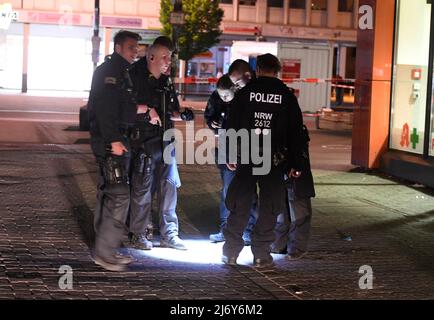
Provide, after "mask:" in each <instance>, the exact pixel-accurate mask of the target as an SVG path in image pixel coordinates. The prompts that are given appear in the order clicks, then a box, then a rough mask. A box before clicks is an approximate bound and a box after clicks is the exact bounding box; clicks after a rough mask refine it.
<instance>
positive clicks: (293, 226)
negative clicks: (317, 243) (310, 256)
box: [271, 125, 315, 260]
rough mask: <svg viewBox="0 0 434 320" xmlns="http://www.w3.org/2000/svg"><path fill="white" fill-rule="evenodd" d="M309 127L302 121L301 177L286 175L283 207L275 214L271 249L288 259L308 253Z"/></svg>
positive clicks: (311, 188)
mask: <svg viewBox="0 0 434 320" xmlns="http://www.w3.org/2000/svg"><path fill="white" fill-rule="evenodd" d="M309 141H310V138H309V131H308V129H307V127H306V126H305V125H303V150H302V152H303V153H302V168H301V170H302V172H303V174H302V175H301V177H300V178H297V179H295V178H290V177H286V179H287V180H286V185H287V189H288V190H287V197H288V199H287V200H288V201H287V203H286V205H287V208H286V210H285V211H284V212H283V213H281V214H279V215H278V216H277V222H276V227H275V229H274V233H275V235H276V239H275V240H274V242H273V244H272V245H271V252H272V253H278V254H287V256H286V258H287V259H288V260H298V259H300V258H302V257H303V256H304V255H305V254H306V253H307V246H308V241H309V236H310V229H311V220H312V203H311V198H313V197H315V186H314V181H313V176H312V171H311V168H310V158H309Z"/></svg>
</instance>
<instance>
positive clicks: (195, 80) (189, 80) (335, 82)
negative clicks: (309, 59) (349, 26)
mask: <svg viewBox="0 0 434 320" xmlns="http://www.w3.org/2000/svg"><path fill="white" fill-rule="evenodd" d="M281 80H282V81H283V82H284V83H286V84H291V83H312V84H319V83H329V82H330V85H331V86H332V87H337V88H344V89H355V86H354V85H346V84H342V83H350V84H354V82H355V79H319V78H283V79H281ZM217 81H218V78H215V77H210V78H199V77H194V76H193V77H185V78H184V79H181V78H175V83H178V84H216V83H217Z"/></svg>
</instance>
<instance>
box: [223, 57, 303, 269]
mask: <svg viewBox="0 0 434 320" xmlns="http://www.w3.org/2000/svg"><path fill="white" fill-rule="evenodd" d="M279 71H280V62H279V60H278V59H277V58H276V57H275V56H273V55H271V54H265V55H260V56H258V58H257V70H256V72H257V76H258V78H257V79H256V80H253V81H251V82H249V83H248V84H247V85H246V86H245V87H244V88H243V89H241V90H240V91H239V92H238V93H237V95H236V97H235V102H234V106H233V108H232V109H231V111H230V112H229V117H228V120H227V121H228V126H227V127H228V129H235V130H238V131H239V130H240V129H247V130H248V132H249V133H250V137H249V138H250V139H249V140H250V141H249V143H248V144H247V145H245V144H244V145H243V144H241V146H240V147H239V148H238V152H239V153H241V159H240V158H239V157H238V159H237V161H236V162H235V163H234V162H233V160H232V159H229V163H228V168H229V169H231V170H236V174H235V177H234V178H233V180H232V182H231V184H230V186H229V190H228V194H227V197H226V206H227V207H228V209H229V210H230V214H229V217H228V222H227V225H226V228H225V229H224V230H223V232H224V235H225V238H226V242H225V244H224V246H223V257H222V261H223V262H224V263H226V264H230V265H234V264H236V260H237V257H238V255H239V253H240V252H241V250H242V248H243V245H244V243H243V239H242V233H243V230H244V228H245V226H246V224H247V220H248V218H249V210H250V206H251V204H252V198H253V195H254V191H255V188H256V186H257V184H258V185H259V218H258V221H257V223H256V225H255V228H254V230H253V234H252V247H251V249H252V252H253V256H254V261H253V263H254V265H255V267H265V266H269V265H272V264H273V258H272V257H271V255H270V245H271V243H272V242H273V240H274V234H273V228H274V225H275V222H276V215H277V213H279V212H282V209H283V208H282V207H283V204H284V200H285V197H284V196H285V184H284V179H283V177H284V173H285V172H287V173H288V175H290V176H294V177H298V176H300V174H301V171H300V163H301V159H300V157H301V151H300V150H301V146H300V144H301V134H302V115H301V111H300V107H299V106H298V103H297V99H296V98H295V96H294V95H293V94H292V93H291V92H290V91H289V89H288V88H287V87H286V85H285V84H284V83H283V82H282V81H280V80H279V79H277V74H278V72H279ZM230 134H231V132H230V131H228V132H227V135H228V136H230ZM253 135H256V136H253ZM255 141H259V143H255ZM228 149H230V146H229V148H228ZM251 149H258V150H257V151H259V153H260V154H262V155H263V163H262V164H258V163H257V161H256V160H255V159H254V157H253V155H250V156H249V159H248V161H247V162H246V161H244V160H243V154H244V153H245V151H246V150H251ZM265 163H269V164H270V167H269V168H268V170H267V168H266V166H265V165H264V164H265ZM260 165H262V166H263V167H264V168H263V169H264V170H257V169H261V168H260Z"/></svg>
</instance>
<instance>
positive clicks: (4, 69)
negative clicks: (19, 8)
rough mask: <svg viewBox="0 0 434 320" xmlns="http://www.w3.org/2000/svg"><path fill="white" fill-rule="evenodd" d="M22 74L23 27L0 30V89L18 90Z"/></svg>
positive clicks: (17, 24) (20, 25) (15, 26)
mask: <svg viewBox="0 0 434 320" xmlns="http://www.w3.org/2000/svg"><path fill="white" fill-rule="evenodd" d="M22 73H23V25H22V24H20V23H13V24H11V25H10V27H9V29H8V30H0V88H4V89H20V88H21V82H22Z"/></svg>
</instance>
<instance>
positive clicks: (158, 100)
mask: <svg viewBox="0 0 434 320" xmlns="http://www.w3.org/2000/svg"><path fill="white" fill-rule="evenodd" d="M170 49H171V48H169V47H168V46H167V45H165V44H164V43H154V44H153V45H152V46H151V47H149V48H148V52H147V55H146V57H144V58H142V59H141V60H139V61H138V62H137V63H135V64H134V65H133V67H132V68H131V70H130V75H131V77H132V79H133V83H134V88H135V91H136V92H137V101H138V108H139V111H138V112H139V113H140V116H139V117H138V119H137V121H136V124H135V127H134V132H135V134H134V135H133V138H132V139H133V145H134V147H133V150H134V152H133V153H134V157H135V158H136V159H137V161H133V163H138V164H140V165H136V168H137V169H138V170H134V169H133V170H132V175H133V178H132V180H133V185H138V187H137V188H136V190H137V193H136V194H135V195H134V198H135V199H137V202H136V203H134V202H133V201H132V205H131V210H130V232H131V243H132V245H133V246H134V247H136V248H138V249H148V248H150V247H152V244H151V242H150V241H149V235H150V232H149V229H150V228H152V210H151V209H152V191H153V190H152V186H153V185H154V187H155V188H156V190H157V194H158V197H157V198H158V206H159V213H160V235H161V245H162V246H166V247H171V248H175V249H181V250H185V249H186V247H185V245H184V243H183V241H182V240H181V239H180V238H179V234H178V231H179V230H178V229H179V225H178V218H177V215H176V211H175V209H176V200H177V191H176V189H177V188H178V187H179V186H180V179H179V174H178V170H177V166H176V162H175V161H174V160H175V159H174V153H173V154H172V159H171V160H173V161H172V162H171V163H167V162H165V161H164V160H165V159H163V151H164V148H165V147H166V146H167V145H168V142H165V141H163V134H164V132H165V131H166V130H168V129H170V128H172V127H173V123H172V120H193V118H194V116H193V113H192V111H191V110H189V109H186V110H185V111H184V112H180V110H179V102H178V99H177V97H176V94H175V90H174V87H173V85H172V83H171V81H170V77H169V76H168V75H167V71H168V69H169V68H170V63H171V54H172V52H171V50H170Z"/></svg>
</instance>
